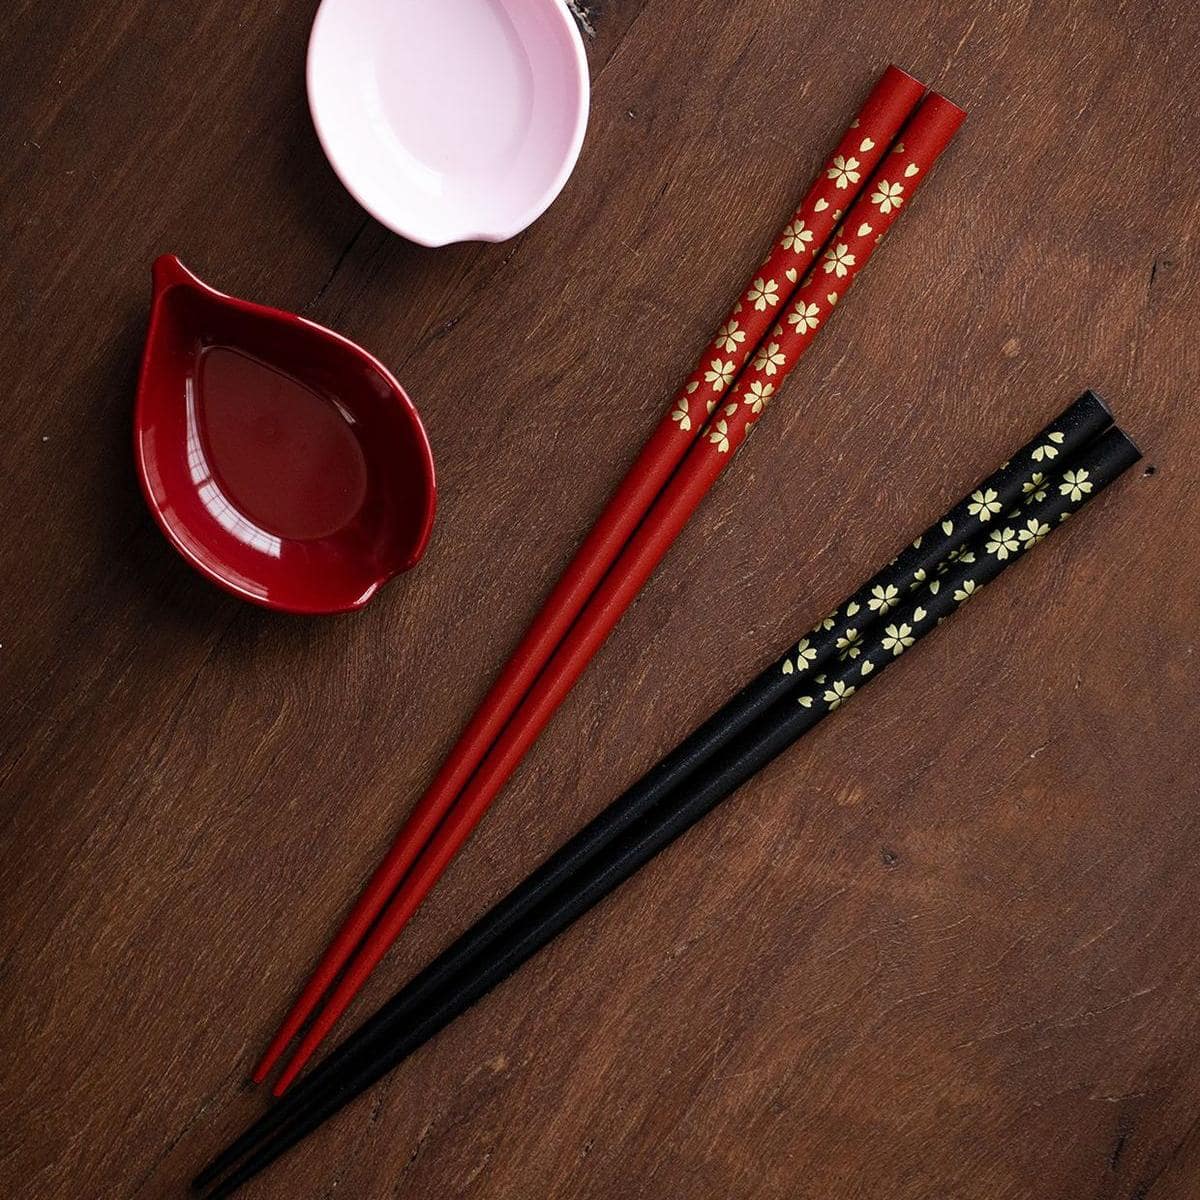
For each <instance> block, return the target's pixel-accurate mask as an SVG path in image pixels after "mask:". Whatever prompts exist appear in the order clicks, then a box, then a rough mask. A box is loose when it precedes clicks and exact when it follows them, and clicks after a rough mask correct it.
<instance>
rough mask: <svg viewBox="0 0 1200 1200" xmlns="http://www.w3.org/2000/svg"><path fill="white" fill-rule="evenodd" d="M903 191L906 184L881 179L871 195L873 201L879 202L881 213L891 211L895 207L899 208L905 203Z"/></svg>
mask: <svg viewBox="0 0 1200 1200" xmlns="http://www.w3.org/2000/svg"><path fill="white" fill-rule="evenodd" d="M903 192H904V184H902V183H888V182H887V181H886V180H882V179H881V180H880V181H879V184H878V186H877V187H876V190H875V192H874V193H873V195H872V196H871V203H872V204H878V205H879V211H880V212H881V213H890V212H891V211H892V209H893V208H899V207H900V205H901V204H903V203H904V196H903V194H902V193H903Z"/></svg>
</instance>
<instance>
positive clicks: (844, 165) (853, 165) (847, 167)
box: [825, 154, 862, 188]
mask: <svg viewBox="0 0 1200 1200" xmlns="http://www.w3.org/2000/svg"><path fill="white" fill-rule="evenodd" d="M861 165H862V164H861V163H860V162H859V161H858V159H857V158H855V157H854V155H852V154H851V155H848V156H847V155H841V154H835V155H834V156H833V162H832V163H830V165H829V168H828V170H827V171H826V172H825V176H826V178H827V179H832V180H833V183H834V186H835V187H837V188H848V187H849V186H850V185H851V184H852V183H857V182H858V181H859V180H860V179H861V178H862V176H861V175H860V174H859V170H858V168H859V167H860V166H861Z"/></svg>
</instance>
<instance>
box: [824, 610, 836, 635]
mask: <svg viewBox="0 0 1200 1200" xmlns="http://www.w3.org/2000/svg"><path fill="white" fill-rule="evenodd" d="M835 615H836V614H835ZM821 628H822V629H823V630H825V632H826V633H828V632H829V631H830V630H831V629H832V628H833V617H832V616H830V617H826V618H825V619H824V620H823V621H822V622H821Z"/></svg>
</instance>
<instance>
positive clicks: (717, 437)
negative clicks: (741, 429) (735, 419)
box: [708, 419, 729, 454]
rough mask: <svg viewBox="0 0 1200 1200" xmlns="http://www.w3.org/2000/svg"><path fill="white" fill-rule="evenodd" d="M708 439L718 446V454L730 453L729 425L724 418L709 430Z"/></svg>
mask: <svg viewBox="0 0 1200 1200" xmlns="http://www.w3.org/2000/svg"><path fill="white" fill-rule="evenodd" d="M708 440H709V441H710V442H712V444H713V445H714V446H716V448H717V453H718V454H728V453H729V426H728V425H727V424H726V423H725V421H724V420H723V419H722V420H720V421H718V422H717V423H716V424H715V425H714V426H713V427H712V429H711V430H710V431H709V434H708Z"/></svg>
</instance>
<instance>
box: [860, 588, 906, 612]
mask: <svg viewBox="0 0 1200 1200" xmlns="http://www.w3.org/2000/svg"><path fill="white" fill-rule="evenodd" d="M899 603H900V589H899V588H898V587H896V586H895V584H891V583H887V584H882V583H877V584H876V585H875V586H874V587H873V588H872V589H871V598H870V600H868V601H867V607H868V608H869V609H870V610H871V611H872V612H876V613H879V615H880V616H883V614H884V613H886V612H889V611H891V609H893V608H895V607H896V605H897V604H899Z"/></svg>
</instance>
